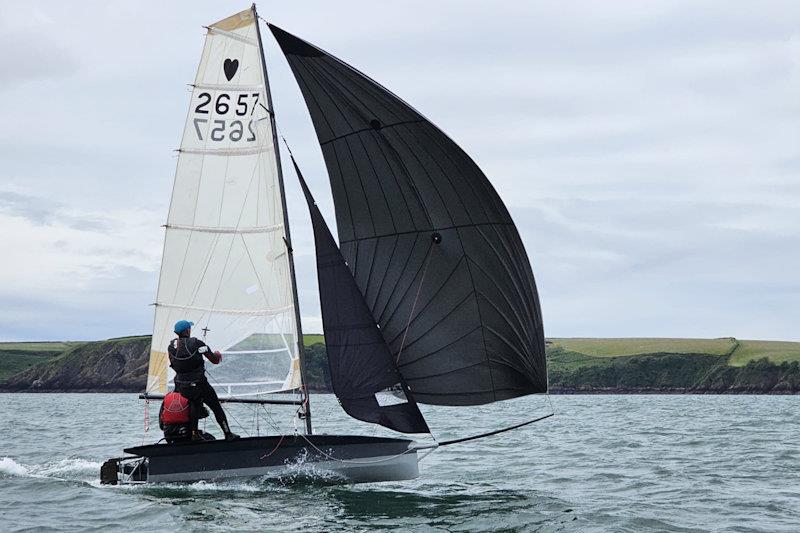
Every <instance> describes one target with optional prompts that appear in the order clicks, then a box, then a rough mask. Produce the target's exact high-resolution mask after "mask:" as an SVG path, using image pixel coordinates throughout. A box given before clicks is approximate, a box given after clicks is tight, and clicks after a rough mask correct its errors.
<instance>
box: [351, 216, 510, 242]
mask: <svg viewBox="0 0 800 533" xmlns="http://www.w3.org/2000/svg"><path fill="white" fill-rule="evenodd" d="M513 225H514V223H513V222H477V223H474V224H456V225H453V226H444V227H434V228H426V229H419V230H410V231H400V232H397V233H384V234H382V235H372V236H370V237H361V238H359V239H344V240H341V241H339V244H340V245H341V244H349V243H351V242H358V241H366V240H369V239H383V238H385V237H394V236H395V235H411V234H414V233H417V234H419V233H427V232H430V231H448V230H451V229H461V228H474V227H477V226H513Z"/></svg>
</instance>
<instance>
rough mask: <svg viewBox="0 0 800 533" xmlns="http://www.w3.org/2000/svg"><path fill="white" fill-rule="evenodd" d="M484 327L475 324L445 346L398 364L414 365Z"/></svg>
mask: <svg viewBox="0 0 800 533" xmlns="http://www.w3.org/2000/svg"><path fill="white" fill-rule="evenodd" d="M464 301H466V299H465V300H463V301H462V302H461V303H462V304H463V303H464ZM482 327H483V326H482V325H481V324H478V325H477V326H475V327H474V328H472V329H471V330H469V331H467V332H466V333H464V334H463V335H461V336H459V337H458V338H456V339H453V340H452V341H450V342H448V343H447V344H445V345H444V346H440V347H439V348H436V349H435V350H433V351H432V352H428V353H426V354H425V355H423V356H420V357H417V358H416V359H413V360H411V361H406V362H404V363H402V364H399V365H397V366H400V367H402V366H408V365H413V364H414V363H416V362H417V361H421V360H423V359H425V358H427V357H429V356H431V355H435V354H437V353H439V352H441V351H442V350H444V349H446V348H449V347H450V346H452V345H454V344H455V343H457V342H459V341H460V340H462V339H464V338H466V337H469V336H470V335H472V334H473V333H475V332H476V331H477V330H479V329H480V328H482ZM415 342H416V341H415ZM482 363H483V361H481V364H482Z"/></svg>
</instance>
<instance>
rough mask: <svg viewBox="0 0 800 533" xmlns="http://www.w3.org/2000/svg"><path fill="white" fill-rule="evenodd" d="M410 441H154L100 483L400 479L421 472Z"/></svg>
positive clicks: (109, 469)
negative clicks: (267, 478) (160, 442)
mask: <svg viewBox="0 0 800 533" xmlns="http://www.w3.org/2000/svg"><path fill="white" fill-rule="evenodd" d="M413 444H414V441H412V440H409V439H394V438H381V437H364V436H351V435H276V436H269V437H249V438H243V439H239V440H235V441H230V442H227V441H223V440H217V441H206V442H186V443H178V444H152V445H148V446H136V447H133V448H127V449H126V450H125V453H128V454H130V455H129V456H127V457H122V458H117V459H109V460H108V461H106V463H105V464H104V465H103V467H102V468H101V472H100V477H101V483H103V484H127V483H174V482H194V481H214V480H225V479H234V478H255V477H265V476H266V477H275V478H280V477H291V478H296V477H299V478H309V479H321V480H323V481H325V482H332V483H368V482H376V481H400V480H406V479H414V478H416V477H418V476H419V466H418V457H417V448H414V447H413Z"/></svg>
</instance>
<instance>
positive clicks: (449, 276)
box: [389, 255, 473, 347]
mask: <svg viewBox="0 0 800 533" xmlns="http://www.w3.org/2000/svg"><path fill="white" fill-rule="evenodd" d="M464 257H465V256H463V255H462V256H461V259H459V260H458V262H457V263H456V264H455V266H453V268H452V270H450V272H449V273H448V274H447V276H445V279H444V280H443V281H442V282H441V283H440V284H439V287H438V288H437V289H436V290H435V291H434V292H433V294H431V295H430V297H429V298H428V301H427V302H425V305H423V306H422V309H420V310H419V311H418V312H417V315H416V317H415V318H414V321H416V319H417V317H419V316H420V315H421V314H422V313H424V312H425V311H426V310H427V309H428V307H430V305H431V303H433V301H434V300H435V299H436V297H437V296H438V295H439V293H440V292H442V289H443V288H444V287H445V286H446V285H447V284H448V283H449V282H450V279H451V278H452V277H453V274H455V273H456V271H457V270H458V267H459V266H461V263H462V262H463V261H464ZM472 292H473V291H470V292H469V293H467V295H466V296H469V294H471V293H472ZM466 296H465V298H466ZM462 301H463V300H460V301H459V302H458V303H457V304H456V305H454V306H453V307H452V308H451V309H450V311H448V312H447V313H446V314H445V316H444V317H442V318H441V319H440V320H438V321H437V322H436V323H435V324H433V325H432V326H431V327H430V328H428V329H427V330H426V331H425V333H423V334H422V335H419V336H417V338H415V339H414V340H413V341H411V342H410V343H408V344H407V345H406V347H408V346H411V345H412V344H414V343H415V342H417V341H418V340H419V339H420V338H421V337H424V336H425V334H426V333H428V332H429V331H430V330H431V329H432V328H434V327H436V325H438V324H439V322H441V321H442V320H444V319H446V318H447V317H448V316H450V313H452V311H453V309H456V308H458V306H460V305H461V303H462ZM399 336H400V334H399V333H398V334H397V335H395V336H394V337H393V338H392V340H391V341H389V344H392V343H394V341H396V340H397V338H398V337H399Z"/></svg>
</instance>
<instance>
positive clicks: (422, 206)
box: [309, 63, 452, 235]
mask: <svg viewBox="0 0 800 533" xmlns="http://www.w3.org/2000/svg"><path fill="white" fill-rule="evenodd" d="M319 68H320V70H321V71H322V72H323V75H325V76H326V77H327V78H328V79H329V80H330V82H331V84H332V87H331V88H333V89H336V90H337V91H338V92H339V93H340V94H341V93H343V91H347V92H348V93H349V94H350V95H351V96H352V98H353V99H354V100H355V101H357V102H358V103H359V104H360V105H361V106H362V107H363V108H364V109H366V110H368V111H371V107H370V106H368V105H367V104H366V103H364V101H362V100H361V98H359V97H358V95H357V94H355V93H354V92H353V91H352V90H350V89H349V88H348V87H347V86H346V85H345V84H344V83H342V82H340V81H338V80H337V79H336V77H335V76H333V75H332V74H330V73H329V72H328V71H327V70H326V69H325V68H324V64H322V63H321V64H320V65H319ZM309 70H310V69H309ZM351 81H353V80H352V79H351ZM357 81H359V80H357V79H356V80H355V81H353V82H354V83H356V82H357ZM337 85H338V86H337ZM322 89H323V91H325V93H326V94H328V91H327V90H326V89H325V88H324V87H323V88H322ZM329 97H330V96H329ZM331 101H332V102H334V105H335V106H336V108H337V109H339V106H338V105H337V104H336V102H335V100H333V99H331ZM343 101H344V103H348V101H349V100H348V98H343ZM379 104H380V102H379ZM383 105H384V107H385V108H386V110H387V111H388V112H389V113H391V114H392V115H395V116H397V117H398V118H399V117H400V115H398V114H397V113H396V112H395V111H392V110H391V109H390V107H389V106H388V105H386V103H385V102H384V104H383ZM351 107H353V108H354V112H355V114H356V115H360V114H361V113H360V112H359V110H358V109H357V108H355V106H351ZM340 113H341V111H340ZM415 120H416V119H415ZM412 122H413V121H412ZM348 123H349V121H348ZM403 123H404V122H397V123H393V125H400V124H403ZM387 127H388V126H387ZM381 129H383V128H381ZM331 131H333V130H331ZM373 131H374V129H373ZM352 133H357V132H351V133H350V134H345V135H343V136H341V137H346V136H349V135H351V134H352ZM375 136H377V137H378V139H379V140H382V141H383V142H384V143H386V145H387V146H388V147H389V148H390V149H391V150H392V151H393V152H394V155H395V157H396V158H397V161H398V162H399V163H400V166H401V168H402V169H403V171H404V172H405V175H406V181H407V182H408V185H409V187H410V188H411V190H412V191H413V192H414V193H415V195H416V200H417V202H418V203H419V206H420V209H422V211H423V213H425V216H426V218H427V219H428V223H429V224H430V225H431V226H433V220H432V219H431V217H430V214H429V213H428V209H427V207H426V205H425V202H423V201H422V197H421V196H420V194H419V189H418V188H417V186H416V184H415V183H414V180H413V179H412V177H411V176H412V174H411V172H410V171H409V169H408V167H406V165H405V163H404V162H403V158H402V157H401V156H400V154H399V153H398V152H397V149H396V148H395V147H394V146H393V145H392V144H391V143H390V142H388V140H387V139H386V137H385V136H384V135H378V134H377V133H376V134H375ZM332 140H335V139H332ZM327 142H330V141H326V142H320V146H324V145H325V144H326V143H327ZM362 144H363V141H362ZM377 144H378V147H379V148H380V142H378V143H377ZM348 145H349V143H348ZM380 149H381V155H382V156H383V158H384V160H386V163H387V164H389V160H388V158H387V157H386V154H385V153H384V151H383V149H382V148H380ZM334 151H335V147H334ZM351 155H352V154H351ZM389 167H390V168H391V165H390V164H389ZM392 176H393V177H395V181H396V182H397V178H396V176H395V175H394V171H393V172H392ZM398 188H399V183H398ZM381 190H383V187H381ZM401 191H402V188H401ZM437 193H438V190H437ZM403 196H404V199H405V195H403ZM439 196H440V197H441V195H439ZM384 197H385V195H384ZM406 203H407V202H406ZM387 205H388V204H387ZM410 215H411V213H410V212H409V216H410ZM448 215H449V213H448ZM451 220H452V217H451ZM351 223H352V222H351ZM412 223H413V217H412ZM372 226H373V231H374V228H375V224H374V221H373V224H372ZM414 226H416V223H414ZM395 229H397V227H396V226H395ZM353 234H354V235H355V231H354V232H353Z"/></svg>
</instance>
